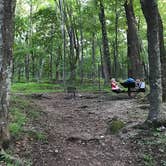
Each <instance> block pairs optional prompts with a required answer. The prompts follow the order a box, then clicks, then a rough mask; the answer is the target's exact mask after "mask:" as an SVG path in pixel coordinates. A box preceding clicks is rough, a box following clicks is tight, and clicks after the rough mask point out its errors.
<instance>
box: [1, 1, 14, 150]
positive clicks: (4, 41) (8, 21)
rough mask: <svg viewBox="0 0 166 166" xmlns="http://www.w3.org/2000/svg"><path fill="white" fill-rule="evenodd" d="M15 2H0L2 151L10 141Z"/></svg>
mask: <svg viewBox="0 0 166 166" xmlns="http://www.w3.org/2000/svg"><path fill="white" fill-rule="evenodd" d="M15 3H16V2H15V0H1V1H0V27H1V28H0V149H1V148H5V147H4V146H5V145H6V144H5V143H6V141H8V140H9V130H8V106H9V91H10V84H11V74H12V72H11V69H12V68H11V67H12V46H13V17H14V9H15Z"/></svg>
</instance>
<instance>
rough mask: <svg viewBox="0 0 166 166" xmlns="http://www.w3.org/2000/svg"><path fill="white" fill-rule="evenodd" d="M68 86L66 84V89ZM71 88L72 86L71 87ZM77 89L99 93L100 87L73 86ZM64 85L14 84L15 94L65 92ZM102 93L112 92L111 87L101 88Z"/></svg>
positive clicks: (95, 85)
mask: <svg viewBox="0 0 166 166" xmlns="http://www.w3.org/2000/svg"><path fill="white" fill-rule="evenodd" d="M67 86H68V85H67V84H66V87H67ZM70 86H71V85H70ZM73 86H75V87H76V88H77V90H78V92H96V91H99V86H98V85H97V84H87V83H85V84H83V85H73ZM64 89H65V88H64V86H63V84H52V83H35V82H29V83H14V84H12V92H13V93H24V94H31V93H48V92H64ZM100 90H101V91H106V92H110V87H109V86H101V87H100Z"/></svg>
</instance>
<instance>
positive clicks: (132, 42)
mask: <svg viewBox="0 0 166 166" xmlns="http://www.w3.org/2000/svg"><path fill="white" fill-rule="evenodd" d="M124 7H125V11H126V18H127V25H128V29H127V46H128V53H127V54H128V75H129V76H132V77H134V78H142V76H143V65H142V63H141V59H140V49H141V46H140V42H139V39H138V35H137V22H136V18H135V14H134V9H133V2H132V0H126V1H125V4H124Z"/></svg>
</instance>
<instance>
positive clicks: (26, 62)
mask: <svg viewBox="0 0 166 166" xmlns="http://www.w3.org/2000/svg"><path fill="white" fill-rule="evenodd" d="M29 57H30V55H29V54H27V55H26V56H25V78H26V81H27V82H28V81H29V69H30V65H29V61H30V60H29Z"/></svg>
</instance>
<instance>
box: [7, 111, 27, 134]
mask: <svg viewBox="0 0 166 166" xmlns="http://www.w3.org/2000/svg"><path fill="white" fill-rule="evenodd" d="M10 113H11V117H12V122H11V123H10V124H9V130H10V132H11V135H12V136H14V137H18V135H19V133H20V132H22V131H23V126H24V124H25V123H26V121H27V119H26V115H25V114H24V113H23V112H21V110H19V109H17V108H11V109H10Z"/></svg>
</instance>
